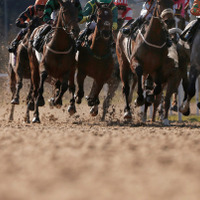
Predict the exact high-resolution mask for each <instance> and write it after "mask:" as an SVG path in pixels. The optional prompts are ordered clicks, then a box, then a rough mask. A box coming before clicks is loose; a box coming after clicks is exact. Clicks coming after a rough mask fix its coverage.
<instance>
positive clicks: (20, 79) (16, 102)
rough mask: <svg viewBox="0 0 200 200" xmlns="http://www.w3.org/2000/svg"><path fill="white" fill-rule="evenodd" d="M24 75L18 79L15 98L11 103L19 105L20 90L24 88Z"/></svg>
mask: <svg viewBox="0 0 200 200" xmlns="http://www.w3.org/2000/svg"><path fill="white" fill-rule="evenodd" d="M22 85H23V84H22V77H19V78H18V81H17V86H16V88H17V89H16V93H15V95H14V98H13V99H12V101H11V104H16V105H19V91H20V90H21V88H22Z"/></svg>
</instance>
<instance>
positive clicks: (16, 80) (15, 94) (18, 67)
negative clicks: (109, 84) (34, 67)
mask: <svg viewBox="0 0 200 200" xmlns="http://www.w3.org/2000/svg"><path fill="white" fill-rule="evenodd" d="M41 24H43V20H42V19H41V18H39V17H36V18H34V19H33V20H31V21H30V22H29V26H28V32H27V34H26V35H25V37H24V39H23V40H22V41H21V43H20V44H19V46H18V48H17V51H16V55H15V54H14V53H9V70H8V71H9V75H10V89H11V92H12V101H11V104H12V108H11V113H10V117H9V120H13V114H14V107H15V104H17V105H18V104H19V92H20V89H21V88H22V85H23V84H22V80H23V78H24V79H31V72H30V66H29V59H28V52H27V48H28V41H29V37H30V35H31V33H32V32H33V30H34V29H35V28H36V27H38V26H40V25H41ZM31 89H32V88H31ZM30 95H31V90H30V92H29V94H28V96H27V101H28V100H29V99H30Z"/></svg>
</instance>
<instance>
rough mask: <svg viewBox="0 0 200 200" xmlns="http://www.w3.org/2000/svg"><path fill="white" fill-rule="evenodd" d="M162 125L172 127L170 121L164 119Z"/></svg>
mask: <svg viewBox="0 0 200 200" xmlns="http://www.w3.org/2000/svg"><path fill="white" fill-rule="evenodd" d="M162 124H163V125H164V126H170V123H169V120H168V119H163V121H162Z"/></svg>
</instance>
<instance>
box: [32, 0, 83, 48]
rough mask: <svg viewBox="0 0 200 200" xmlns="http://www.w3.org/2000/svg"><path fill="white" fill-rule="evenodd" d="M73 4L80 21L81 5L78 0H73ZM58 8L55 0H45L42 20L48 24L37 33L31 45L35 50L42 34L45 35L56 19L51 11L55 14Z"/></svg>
mask: <svg viewBox="0 0 200 200" xmlns="http://www.w3.org/2000/svg"><path fill="white" fill-rule="evenodd" d="M75 6H76V7H77V8H78V20H79V21H80V20H82V7H81V4H80V1H79V0H75ZM59 9H60V4H59V3H58V1H57V0H48V1H47V3H46V5H45V8H44V16H43V21H44V22H45V23H47V24H49V25H48V26H46V27H45V28H44V29H43V30H42V31H41V32H40V33H39V35H38V37H37V38H36V39H35V40H34V42H33V47H34V48H35V49H36V50H38V49H40V43H41V40H42V38H43V36H45V35H46V34H47V33H48V32H49V31H50V30H51V29H52V25H53V24H54V23H55V21H56V16H55V15H53V19H52V17H51V16H52V14H53V13H54V14H55V13H56V11H58V10H59Z"/></svg>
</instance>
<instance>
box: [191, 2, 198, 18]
mask: <svg viewBox="0 0 200 200" xmlns="http://www.w3.org/2000/svg"><path fill="white" fill-rule="evenodd" d="M190 12H191V14H192V15H194V16H199V15H200V0H194V3H193V5H192V8H191V9H190Z"/></svg>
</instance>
